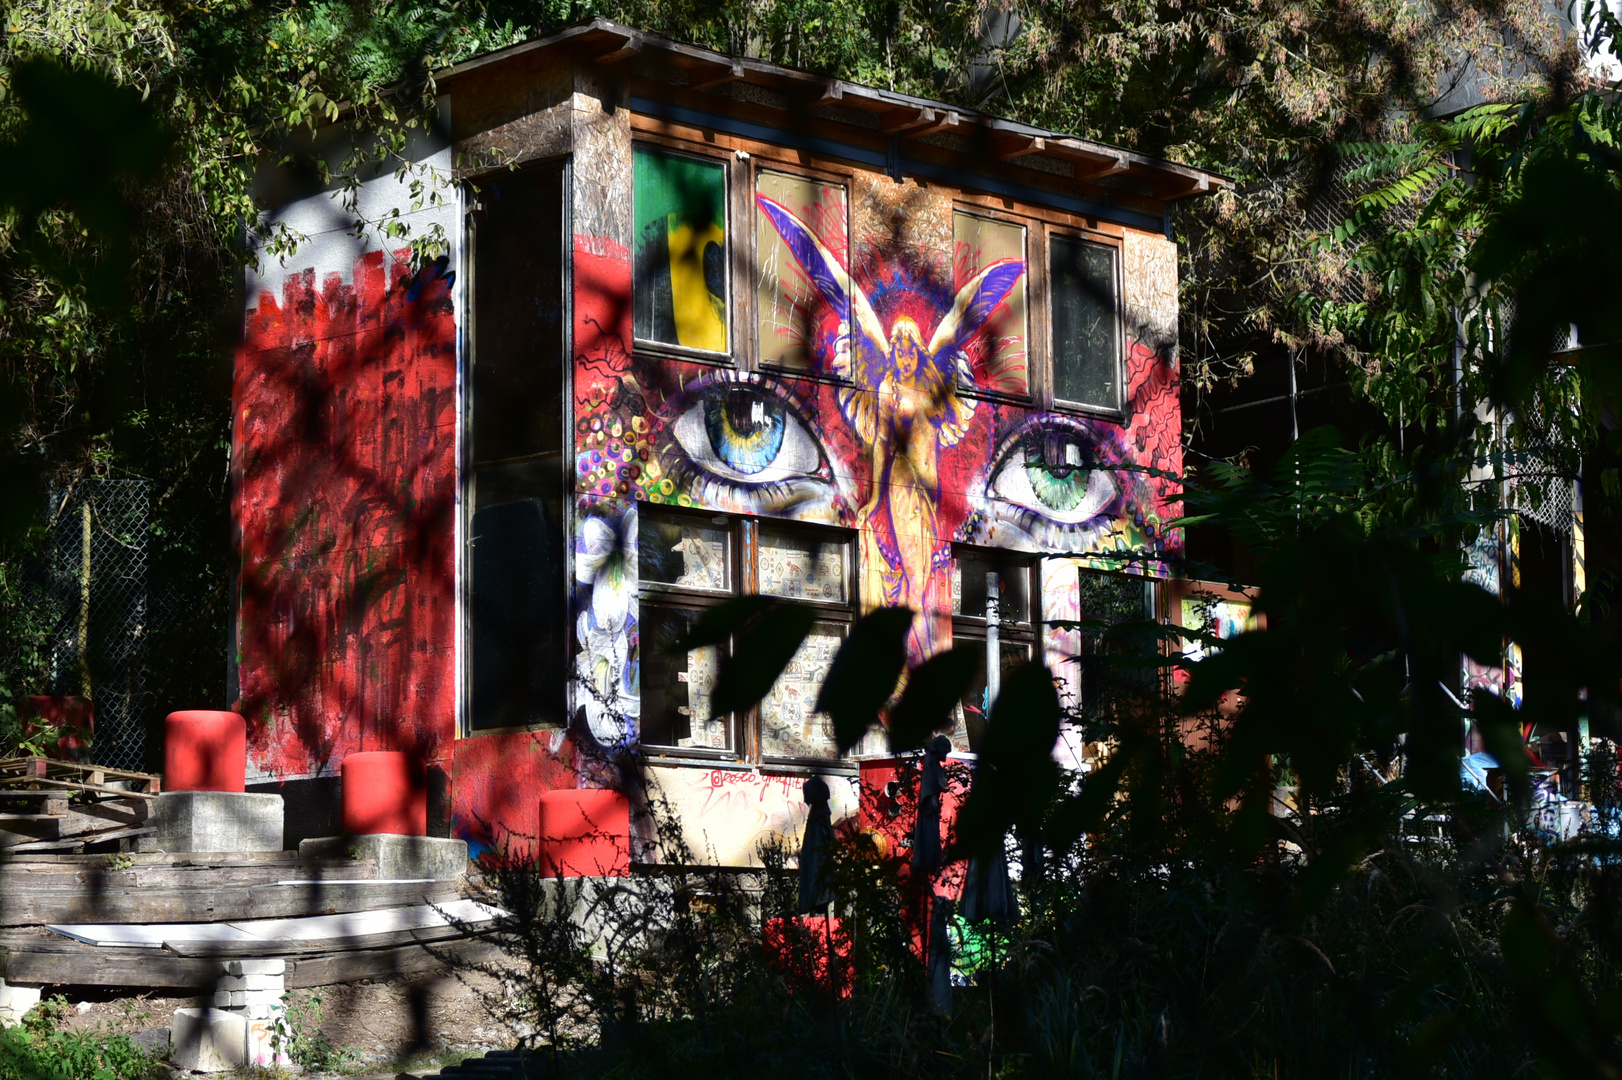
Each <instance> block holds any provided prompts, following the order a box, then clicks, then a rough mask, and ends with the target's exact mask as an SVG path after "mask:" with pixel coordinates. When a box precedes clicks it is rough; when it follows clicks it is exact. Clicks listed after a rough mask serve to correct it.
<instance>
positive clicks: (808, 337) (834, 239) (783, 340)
mask: <svg viewBox="0 0 1622 1080" xmlns="http://www.w3.org/2000/svg"><path fill="white" fill-rule="evenodd" d="M756 191H757V192H758V194H759V195H760V196H762V197H763V198H765V199H768V200H770V201H771V202H772V203H773V204H775V205H777V206H782V207H785V208H786V209H788V210H789V212H791V213H793V214H794V215H795V216H796V217H798V218H799V219H800V220H801V221H803V222H805V223H806V228H807V229H809V230H810V232H811V234H812V235H813V236H815V237H816V238H817V241H818V242H819V243H821V244H822V246H823V247H824V248H826V249H827V250H828V252H829V253H830V254H831V255H833V257H834V258H835V259H838V260H840V261H846V260H847V259H848V252H849V247H850V232H849V230H850V206H849V202H848V200H847V198H846V193H845V188H844V185H842V184H832V183H826V182H824V181H821V180H815V179H811V178H809V177H803V176H795V175H793V174H790V173H782V172H775V171H770V170H763V171H762V172H761V174H760V177H759V180H758V181H757V185H756ZM755 214H756V221H755V274H756V289H755V311H756V314H757V317H758V321H759V327H758V333H759V338H758V341H759V349H760V362H761V363H762V364H764V365H770V366H774V367H781V368H788V369H790V370H793V371H814V370H816V368H817V357H816V356H815V355H814V352H815V346H816V344H817V343H816V341H815V337H816V332H817V331H816V329H814V328H820V327H822V326H823V325H824V323H825V321H826V317H827V311H826V308H827V305H828V301H827V299H826V298H825V297H824V296H823V295H822V292H821V291H820V290H819V289H818V288H817V287H816V285H815V284H814V283H813V281H812V279H811V277H810V276H809V275H808V274H807V273H806V271H805V269H804V268H803V267H802V266H801V265H800V263H799V261H798V260H797V259H796V258H795V257H794V252H793V251H792V250H791V249H790V248H789V245H788V244H787V243H786V242H785V241H784V240H783V238H782V237H781V236H780V235H778V232H777V230H776V229H775V228H773V227H772V224H771V219H770V218H769V217H768V216H767V215H766V213H765V211H764V209H762V208H760V207H758V206H757V208H756V210H755ZM834 347H835V348H836V349H837V348H838V347H839V345H837V344H836V345H835V346H834Z"/></svg>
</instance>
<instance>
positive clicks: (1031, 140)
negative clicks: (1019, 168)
mask: <svg viewBox="0 0 1622 1080" xmlns="http://www.w3.org/2000/svg"><path fill="white" fill-rule="evenodd" d="M992 145H993V146H994V147H996V151H997V156H998V157H999V158H1001V159H1002V160H1003V161H1012V160H1014V159H1015V158H1022V157H1025V156H1026V155H1027V154H1040V153H1042V152H1043V151H1045V150H1046V149H1047V148H1048V142H1047V140H1046V139H1044V138H1042V136H1040V135H1019V134H1014V135H1000V136H998V137H996V138H995V139H993V140H992Z"/></svg>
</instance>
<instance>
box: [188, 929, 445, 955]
mask: <svg viewBox="0 0 1622 1080" xmlns="http://www.w3.org/2000/svg"><path fill="white" fill-rule="evenodd" d="M468 936H469V935H468V934H465V933H463V932H462V931H461V930H458V929H457V928H456V927H454V926H425V927H421V928H418V929H414V930H388V931H384V932H382V933H377V934H355V935H354V936H352V937H343V938H306V939H297V938H283V939H280V940H277V941H262V940H261V941H210V940H207V939H202V940H197V941H165V942H164V943H163V950H164V952H170V953H174V954H175V955H176V956H214V957H229V956H234V957H242V956H288V957H296V956H298V955H299V954H301V953H302V954H305V955H311V956H314V955H317V954H320V953H330V952H334V951H343V952H359V951H364V950H370V949H393V948H400V947H403V946H407V945H420V944H422V943H424V942H427V943H430V944H432V943H434V942H441V941H455V940H457V939H459V938H465V937H468Z"/></svg>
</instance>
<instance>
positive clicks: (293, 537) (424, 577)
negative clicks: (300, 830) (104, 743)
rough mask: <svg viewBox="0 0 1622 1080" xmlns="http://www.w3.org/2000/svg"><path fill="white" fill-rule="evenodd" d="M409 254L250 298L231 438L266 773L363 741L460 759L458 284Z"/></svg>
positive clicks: (309, 275)
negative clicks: (454, 746) (454, 752)
mask: <svg viewBox="0 0 1622 1080" xmlns="http://www.w3.org/2000/svg"><path fill="white" fill-rule="evenodd" d="M407 255H408V253H407V252H406V251H403V250H402V251H397V252H394V253H392V254H385V253H383V252H371V253H368V254H365V255H363V256H361V257H360V258H359V259H358V260H356V261H355V262H354V264H353V267H352V268H350V273H349V275H348V276H347V279H346V275H345V274H342V273H338V272H332V273H326V274H324V275H322V276H321V277H320V279H319V280H318V278H317V273H316V271H315V270H313V269H306V270H303V271H298V272H293V273H290V274H288V275H286V276H285V277H284V278H283V279H282V281H281V287H280V289H279V291H267V292H264V293H262V294H260V295H259V296H258V297H256V298H252V299H251V300H250V305H251V306H250V310H249V312H248V315H247V319H246V326H245V336H244V340H243V343H242V346H241V349H240V351H239V352H238V355H237V361H236V379H235V387H234V394H233V404H234V410H235V415H234V421H235V423H234V428H235V430H234V437H233V448H232V449H233V459H232V465H233V470H234V473H235V477H234V478H235V485H234V486H235V494H234V507H233V508H234V516H235V524H236V529H237V536H238V542H239V544H240V553H241V559H242V562H241V576H240V581H239V588H240V592H241V597H240V604H239V608H238V620H239V622H238V646H237V661H238V679H239V686H240V692H241V698H240V700H239V702H238V703H237V708H238V709H239V710H240V711H241V712H242V713H243V715H244V716H245V717H246V718H247V721H248V745H249V773H250V780H253V779H287V778H291V777H305V776H314V775H331V774H332V773H333V772H334V771H335V770H336V768H337V766H338V765H339V763H340V762H341V761H342V759H343V757H344V755H346V754H348V753H351V752H355V751H360V750H402V751H406V752H409V753H412V754H413V755H416V756H418V757H420V759H421V760H422V762H423V763H424V765H426V766H429V767H432V766H434V765H436V764H437V765H440V767H443V766H444V765H447V764H448V760H447V759H448V756H449V753H450V749H451V742H452V739H453V736H454V732H455V715H456V706H455V686H456V679H455V652H454V648H455V645H454V643H455V623H454V619H455V611H456V602H455V598H456V593H455V554H454V543H455V528H454V523H455V517H454V515H455V503H456V430H457V429H456V420H457V417H456V323H455V317H454V312H453V305H452V284H453V281H452V276H451V274H450V273H449V272H448V267H447V264H446V263H445V262H444V261H441V262H440V263H438V264H433V265H429V266H428V267H426V268H424V269H423V270H421V271H420V272H417V273H412V271H411V268H410V265H409V261H408V258H407Z"/></svg>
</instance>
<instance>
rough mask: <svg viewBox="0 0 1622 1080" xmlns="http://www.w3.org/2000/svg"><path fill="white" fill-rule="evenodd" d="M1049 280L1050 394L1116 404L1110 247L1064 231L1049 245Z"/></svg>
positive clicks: (1083, 402)
mask: <svg viewBox="0 0 1622 1080" xmlns="http://www.w3.org/2000/svg"><path fill="white" fill-rule="evenodd" d="M1048 277H1049V279H1050V280H1051V282H1052V288H1053V295H1052V313H1053V396H1054V398H1055V399H1057V400H1059V401H1063V402H1069V403H1072V404H1076V405H1092V406H1095V407H1097V408H1101V409H1119V408H1120V407H1121V362H1120V334H1119V333H1118V332H1117V330H1116V320H1115V312H1116V290H1115V250H1114V249H1113V248H1108V247H1104V246H1103V245H1102V244H1089V243H1087V242H1085V241H1083V240H1078V239H1076V238H1074V237H1070V236H1055V237H1053V238H1052V244H1051V246H1050V248H1049V258H1048Z"/></svg>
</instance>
